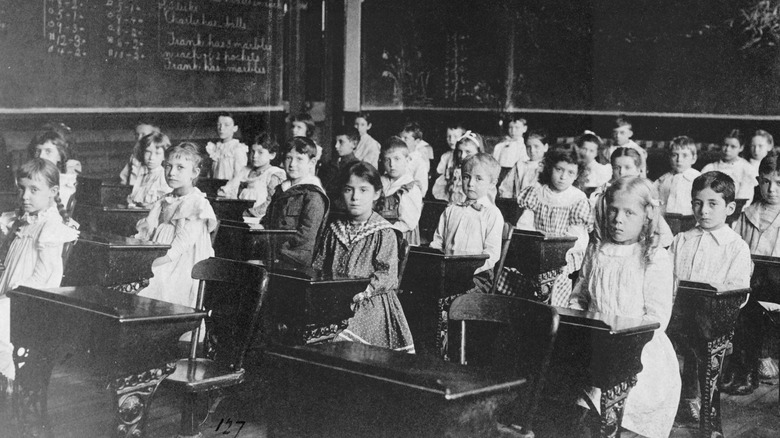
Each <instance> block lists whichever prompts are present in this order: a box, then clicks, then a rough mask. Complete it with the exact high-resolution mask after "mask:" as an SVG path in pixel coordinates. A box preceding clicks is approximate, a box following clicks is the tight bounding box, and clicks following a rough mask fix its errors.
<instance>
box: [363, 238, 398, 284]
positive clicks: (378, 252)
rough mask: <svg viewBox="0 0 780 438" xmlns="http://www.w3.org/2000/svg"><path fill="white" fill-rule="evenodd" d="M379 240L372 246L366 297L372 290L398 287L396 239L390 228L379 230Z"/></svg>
mask: <svg viewBox="0 0 780 438" xmlns="http://www.w3.org/2000/svg"><path fill="white" fill-rule="evenodd" d="M379 233H380V234H379V239H378V240H379V242H378V243H377V245H376V247H375V248H374V257H373V260H372V261H371V264H372V266H373V268H374V272H373V273H372V274H371V283H369V286H368V288H367V289H366V295H367V296H366V298H368V297H370V296H371V295H372V293H373V292H374V291H387V290H395V289H397V288H398V241H397V240H396V237H395V232H394V231H393V230H391V229H389V228H388V229H384V230H381V231H379Z"/></svg>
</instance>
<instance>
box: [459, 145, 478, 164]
mask: <svg viewBox="0 0 780 438" xmlns="http://www.w3.org/2000/svg"><path fill="white" fill-rule="evenodd" d="M458 152H460V159H461V161H463V160H465V159H466V158H468V157H470V156H472V155H477V153H478V152H479V151H478V150H477V145H475V144H474V143H472V142H470V141H464V142H462V143H461V144H460V146H458Z"/></svg>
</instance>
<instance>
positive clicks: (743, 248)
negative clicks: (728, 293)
mask: <svg viewBox="0 0 780 438" xmlns="http://www.w3.org/2000/svg"><path fill="white" fill-rule="evenodd" d="M736 242H737V245H736V248H734V250H733V252H732V254H734V258H733V259H732V260H731V265H730V266H729V268H728V277H727V279H726V284H725V285H726V286H727V287H728V288H729V289H744V288H748V287H750V276H751V275H752V274H753V260H752V259H751V256H750V247H749V246H748V244H747V243H745V241H744V240H741V239H740V240H737V241H736Z"/></svg>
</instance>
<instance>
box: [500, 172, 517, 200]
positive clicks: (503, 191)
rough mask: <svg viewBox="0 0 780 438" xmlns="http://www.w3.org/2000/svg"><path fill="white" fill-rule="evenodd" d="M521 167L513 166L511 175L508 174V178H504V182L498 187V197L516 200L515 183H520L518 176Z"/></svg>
mask: <svg viewBox="0 0 780 438" xmlns="http://www.w3.org/2000/svg"><path fill="white" fill-rule="evenodd" d="M518 167H519V166H512V170H510V171H509V173H507V174H506V177H504V180H503V181H501V184H500V185H499V186H498V197H499V198H514V197H515V193H516V192H515V189H516V187H515V181H519V180H520V178H519V175H518V173H519V172H518V170H517V168H518Z"/></svg>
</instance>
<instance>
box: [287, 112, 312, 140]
mask: <svg viewBox="0 0 780 438" xmlns="http://www.w3.org/2000/svg"><path fill="white" fill-rule="evenodd" d="M293 122H301V123H303V124H304V125H306V137H309V138H311V136H312V135H314V128H316V126H315V125H314V119H312V118H311V115H309V113H298V114H296V115H294V116H292V117H290V123H293Z"/></svg>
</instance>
